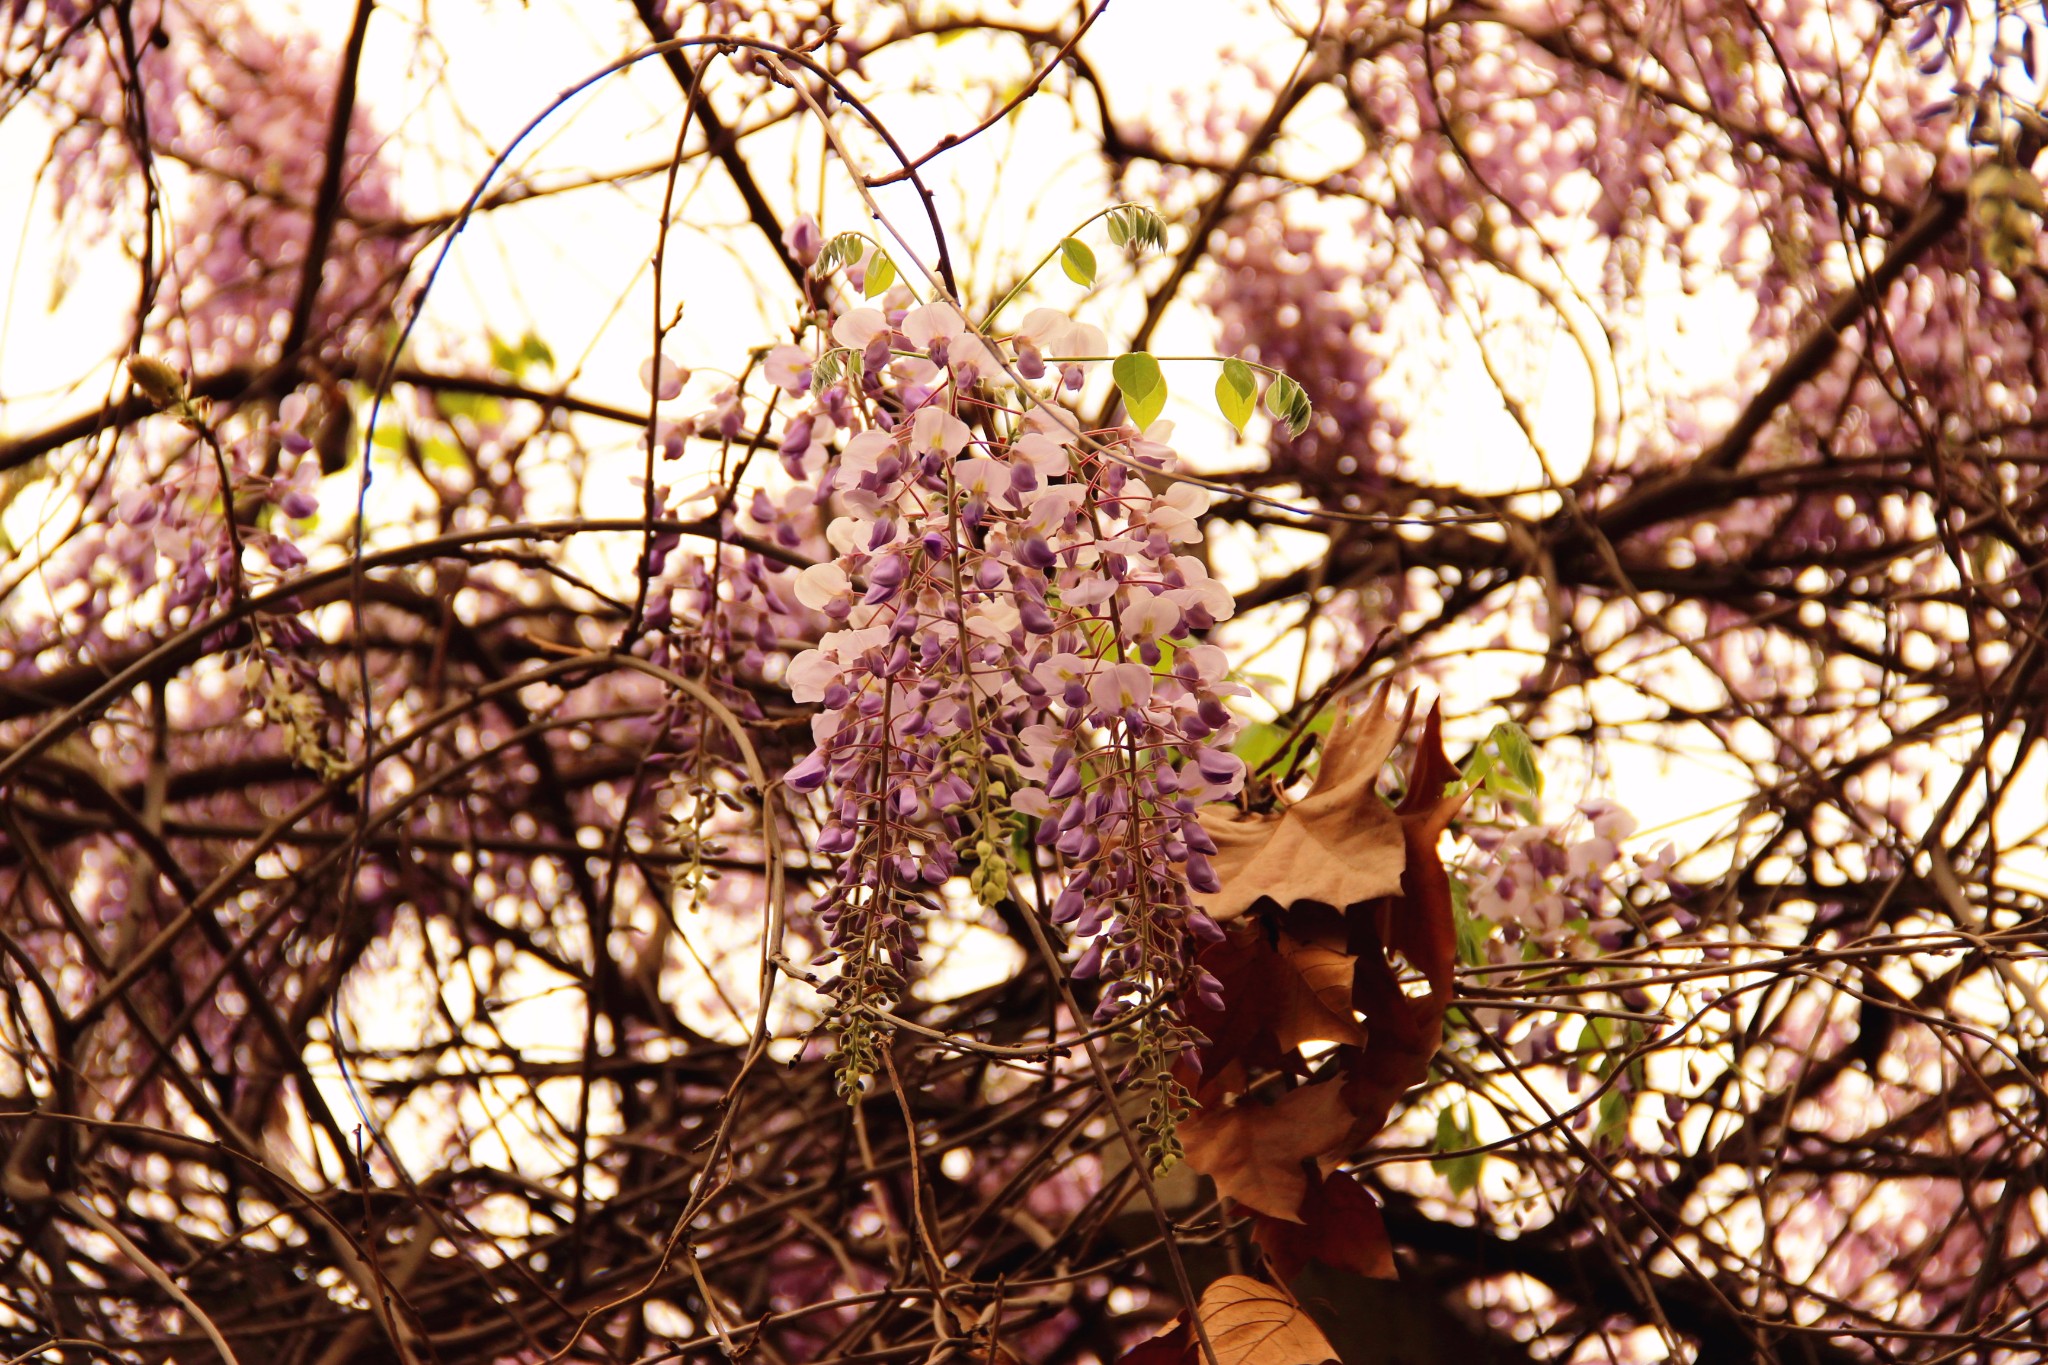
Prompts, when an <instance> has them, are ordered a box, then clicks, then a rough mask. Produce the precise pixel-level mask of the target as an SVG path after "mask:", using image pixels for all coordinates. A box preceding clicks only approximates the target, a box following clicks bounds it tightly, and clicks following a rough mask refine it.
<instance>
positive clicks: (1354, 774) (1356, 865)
mask: <svg viewBox="0 0 2048 1365" xmlns="http://www.w3.org/2000/svg"><path fill="white" fill-rule="evenodd" d="M1387 701H1388V692H1387V691H1386V690H1385V689H1382V690H1381V691H1380V692H1378V693H1376V694H1375V695H1374V697H1373V699H1372V700H1371V701H1370V702H1369V703H1367V704H1366V706H1365V708H1364V709H1363V710H1361V711H1359V712H1356V713H1354V714H1350V715H1340V716H1339V717H1337V720H1336V722H1335V724H1333V725H1332V726H1331V727H1330V734H1329V738H1328V739H1327V740H1326V741H1325V742H1324V744H1323V758H1322V764H1321V766H1320V767H1319V768H1318V769H1317V771H1316V780H1315V785H1314V786H1313V787H1312V788H1310V790H1309V794H1308V795H1307V796H1305V797H1303V798H1302V799H1301V800H1299V801H1297V802H1296V803H1295V804H1293V805H1292V806H1289V807H1288V808H1287V809H1286V810H1284V811H1282V812H1280V813H1279V814H1277V815H1245V814H1241V813H1239V812H1237V811H1234V810H1231V809H1230V808H1229V807H1227V806H1221V805H1218V806H1212V807H1210V808H1209V809H1207V810H1204V811H1203V812H1202V816H1201V819H1202V827H1203V828H1204V829H1206V830H1207V831H1208V832H1209V836H1210V837H1211V838H1213V839H1214V840H1215V841H1216V856H1215V857H1214V858H1213V859H1212V860H1211V861H1212V863H1213V864H1214V866H1215V868H1216V877H1217V880H1218V881H1220V882H1221V883H1222V887H1221V889H1220V890H1217V891H1215V892H1212V893H1210V894H1208V895H1203V896H1198V897H1197V898H1196V903H1197V904H1198V905H1200V907H1201V908H1202V909H1203V910H1204V911H1206V912H1208V914H1209V917H1210V918H1211V919H1214V920H1216V921H1217V922H1219V923H1223V922H1226V921H1229V920H1233V919H1236V918H1237V917H1238V916H1240V915H1242V914H1244V912H1245V911H1247V910H1249V909H1250V908H1251V906H1252V902H1254V901H1256V900H1258V899H1259V897H1261V896H1270V897H1271V898H1272V899H1273V900H1274V901H1275V902H1276V903H1278V904H1280V905H1283V906H1285V905H1292V904H1295V903H1296V902H1298V901H1316V902H1318V903H1320V904H1323V905H1329V906H1334V907H1336V908H1338V909H1342V908H1343V907H1345V906H1347V905H1355V904H1357V903H1358V902H1359V901H1366V900H1372V899H1373V898H1374V897H1377V896H1392V895H1396V894H1398V893H1399V892H1400V890H1401V870H1402V868H1403V867H1405V866H1406V865H1407V854H1406V851H1405V849H1404V847H1403V841H1402V838H1401V825H1400V821H1399V820H1398V819H1396V818H1395V815H1394V813H1393V812H1392V811H1390V810H1388V809H1387V807H1386V805H1385V803H1384V802H1382V801H1381V800H1380V799H1379V797H1378V796H1377V795H1375V794H1374V791H1373V785H1374V783H1375V781H1376V780H1377V779H1378V777H1379V771H1380V765H1381V764H1383V763H1385V762H1386V761H1387V755H1388V754H1390V753H1392V752H1393V749H1394V741H1395V740H1396V739H1398V738H1399V737H1400V734H1401V730H1402V728H1403V725H1404V721H1405V716H1401V715H1390V714H1389V712H1388V705H1387Z"/></svg>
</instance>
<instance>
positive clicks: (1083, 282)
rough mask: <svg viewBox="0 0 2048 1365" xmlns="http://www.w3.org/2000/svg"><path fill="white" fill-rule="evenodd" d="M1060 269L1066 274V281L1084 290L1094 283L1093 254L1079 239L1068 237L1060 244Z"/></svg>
mask: <svg viewBox="0 0 2048 1365" xmlns="http://www.w3.org/2000/svg"><path fill="white" fill-rule="evenodd" d="M1060 269H1062V270H1064V271H1066V272H1067V278H1068V279H1070V280H1072V281H1073V282H1074V283H1075V284H1078V285H1080V286H1081V287H1082V288H1083V289H1086V288H1087V287H1088V286H1089V285H1091V284H1094V283H1095V253H1094V252H1093V251H1090V250H1089V249H1088V244H1087V243H1086V242H1084V241H1082V240H1081V239H1080V238H1078V237H1069V238H1067V239H1066V240H1065V241H1063V242H1061V243H1060Z"/></svg>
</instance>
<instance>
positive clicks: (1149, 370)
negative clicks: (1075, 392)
mask: <svg viewBox="0 0 2048 1365" xmlns="http://www.w3.org/2000/svg"><path fill="white" fill-rule="evenodd" d="M1109 373H1110V377H1111V378H1113V379H1114V380H1116V387H1117V390H1118V392H1120V393H1122V394H1123V396H1124V407H1125V408H1126V409H1128V410H1129V412H1130V414H1131V421H1132V422H1133V423H1135V424H1136V425H1137V427H1138V430H1140V431H1143V430H1144V429H1145V428H1146V427H1149V426H1151V425H1152V423H1153V422H1154V421H1155V420H1156V419H1157V418H1158V416H1159V412H1160V410H1161V409H1162V408H1164V407H1165V406H1166V379H1165V377H1164V376H1162V375H1161V374H1160V373H1159V362H1158V361H1156V360H1154V359H1153V358H1152V356H1151V355H1150V354H1149V353H1148V352H1145V351H1132V352H1131V353H1130V354H1129V355H1121V356H1118V357H1117V360H1116V364H1114V365H1112V366H1110V367H1109Z"/></svg>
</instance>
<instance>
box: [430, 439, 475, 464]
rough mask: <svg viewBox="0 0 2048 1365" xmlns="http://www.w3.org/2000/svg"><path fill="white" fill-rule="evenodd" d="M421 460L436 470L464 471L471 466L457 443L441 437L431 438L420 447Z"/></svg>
mask: <svg viewBox="0 0 2048 1365" xmlns="http://www.w3.org/2000/svg"><path fill="white" fill-rule="evenodd" d="M420 458H421V459H423V460H425V461H426V462H427V463H428V464H430V465H432V466H433V467H434V468H436V469H462V468H464V467H466V466H467V465H468V464H469V460H468V459H467V458H466V457H465V456H464V455H463V453H462V450H461V448H460V447H459V446H457V445H456V444H455V442H453V441H448V440H443V439H442V438H441V437H439V436H433V437H429V438H428V439H427V440H426V441H425V442H424V443H423V444H422V445H421V446H420Z"/></svg>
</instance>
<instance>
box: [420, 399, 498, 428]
mask: <svg viewBox="0 0 2048 1365" xmlns="http://www.w3.org/2000/svg"><path fill="white" fill-rule="evenodd" d="M434 406H435V407H436V408H438V409H440V412H441V415H442V416H443V417H467V418H468V419H469V420H470V421H472V422H475V423H477V424H478V425H480V426H492V425H495V424H496V423H499V422H502V421H504V420H505V405H504V404H503V403H500V402H499V401H498V400H497V399H495V398H493V397H491V396H490V395H489V394H482V393H438V394H435V395H434Z"/></svg>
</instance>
